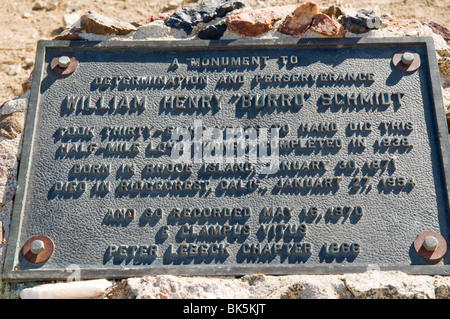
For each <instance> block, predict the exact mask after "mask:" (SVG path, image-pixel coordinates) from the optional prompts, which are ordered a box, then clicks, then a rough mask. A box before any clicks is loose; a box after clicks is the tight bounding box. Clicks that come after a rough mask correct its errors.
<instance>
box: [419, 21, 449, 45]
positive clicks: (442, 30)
mask: <svg viewBox="0 0 450 319" xmlns="http://www.w3.org/2000/svg"><path fill="white" fill-rule="evenodd" d="M425 25H427V26H428V27H430V28H431V30H433V32H434V33H436V34H439V35H441V36H442V37H443V38H444V40H445V41H446V42H447V45H450V30H449V29H447V28H446V27H444V26H442V25H440V24H438V23H436V22H433V21H430V22H427V23H425Z"/></svg>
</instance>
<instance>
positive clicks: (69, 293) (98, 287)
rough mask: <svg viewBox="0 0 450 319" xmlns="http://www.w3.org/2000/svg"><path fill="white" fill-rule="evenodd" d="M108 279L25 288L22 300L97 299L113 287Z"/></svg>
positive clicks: (21, 296) (21, 295)
mask: <svg viewBox="0 0 450 319" xmlns="http://www.w3.org/2000/svg"><path fill="white" fill-rule="evenodd" d="M111 285H112V283H111V282H109V281H108V280H106V279H99V280H86V281H73V282H64V283H56V284H44V285H40V286H35V287H31V288H25V289H23V290H22V291H21V292H20V298H21V299H86V298H95V297H98V296H100V295H101V294H103V293H104V292H105V290H106V289H108V288H109V287H111Z"/></svg>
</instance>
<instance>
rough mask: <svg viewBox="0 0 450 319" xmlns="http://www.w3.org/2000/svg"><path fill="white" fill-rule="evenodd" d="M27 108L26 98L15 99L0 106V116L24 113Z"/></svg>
mask: <svg viewBox="0 0 450 319" xmlns="http://www.w3.org/2000/svg"><path fill="white" fill-rule="evenodd" d="M27 106H28V99H27V98H15V99H12V100H9V101H6V102H5V103H4V104H3V105H2V106H0V115H8V114H12V113H14V112H26V110H27Z"/></svg>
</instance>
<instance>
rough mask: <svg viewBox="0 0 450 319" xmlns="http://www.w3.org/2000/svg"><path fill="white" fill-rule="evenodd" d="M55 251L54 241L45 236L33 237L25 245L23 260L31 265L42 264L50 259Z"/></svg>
mask: <svg viewBox="0 0 450 319" xmlns="http://www.w3.org/2000/svg"><path fill="white" fill-rule="evenodd" d="M54 250H55V244H54V243H53V240H52V239H51V238H50V237H48V236H45V235H38V236H33V237H31V238H30V239H28V240H27V241H26V243H25V245H23V248H22V255H23V259H25V260H26V261H28V262H29V263H31V264H41V263H44V262H46V261H47V260H49V259H50V257H51V256H52V255H53V252H54Z"/></svg>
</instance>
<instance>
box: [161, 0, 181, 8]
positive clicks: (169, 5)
mask: <svg viewBox="0 0 450 319" xmlns="http://www.w3.org/2000/svg"><path fill="white" fill-rule="evenodd" d="M182 2H183V0H172V1H169V2H168V3H167V4H165V5H164V9H167V10H171V9H176V8H178V7H179V6H180V5H181V3H182Z"/></svg>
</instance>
